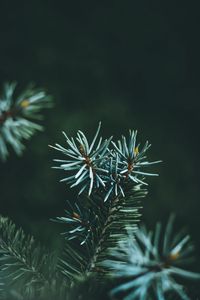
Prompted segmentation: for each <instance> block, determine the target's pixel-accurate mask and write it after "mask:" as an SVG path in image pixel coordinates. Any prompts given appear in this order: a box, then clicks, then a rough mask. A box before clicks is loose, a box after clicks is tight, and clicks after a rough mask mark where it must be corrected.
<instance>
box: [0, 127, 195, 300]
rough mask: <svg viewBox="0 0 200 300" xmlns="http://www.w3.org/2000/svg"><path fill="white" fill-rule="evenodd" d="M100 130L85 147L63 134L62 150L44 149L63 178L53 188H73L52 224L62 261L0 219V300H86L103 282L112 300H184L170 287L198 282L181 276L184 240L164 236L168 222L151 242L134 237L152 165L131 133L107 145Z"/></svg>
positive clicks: (147, 236) (141, 234) (80, 136)
mask: <svg viewBox="0 0 200 300" xmlns="http://www.w3.org/2000/svg"><path fill="white" fill-rule="evenodd" d="M100 127H101V123H99V126H98V128H97V131H96V133H95V136H94V138H93V140H92V142H91V143H89V142H88V139H87V138H86V136H85V134H84V133H83V132H82V131H78V133H77V136H76V139H74V138H69V137H68V136H67V135H66V134H65V133H64V136H65V139H66V148H65V147H64V146H61V145H59V144H55V146H51V147H52V148H54V149H56V150H57V151H59V153H61V154H62V155H64V158H59V159H55V160H54V161H55V162H56V163H58V166H56V167H55V168H57V169H61V170H62V172H64V176H65V177H64V178H63V179H62V180H61V181H64V182H66V183H67V184H69V185H70V187H71V188H74V187H76V188H79V189H78V193H77V194H78V196H77V198H76V199H75V200H71V201H67V207H66V211H65V214H64V216H60V217H57V218H56V219H55V220H53V221H56V222H61V223H63V224H64V231H63V232H62V236H64V238H65V242H64V249H63V254H62V257H57V255H55V254H52V253H48V251H45V249H43V248H41V247H40V246H39V247H38V246H36V245H35V241H34V239H33V238H32V237H30V236H27V237H26V236H25V234H24V232H23V231H22V229H16V227H15V225H14V224H13V223H12V222H11V221H9V220H8V219H7V218H4V217H1V218H0V284H1V285H0V286H1V289H2V299H5V300H7V299H24V300H25V299H26V300H27V299H29V300H35V299H38V300H40V299H41V300H43V299H55V298H57V299H70V300H71V299H85V298H84V297H86V299H89V297H90V296H89V294H90V293H93V296H91V297H92V298H91V299H94V293H95V291H94V287H95V286H99V285H101V287H102V286H106V283H107V282H108V279H109V282H110V279H111V281H112V285H113V286H114V288H112V290H111V293H110V296H111V297H112V298H113V297H114V298H116V299H124V300H131V299H133V300H134V299H139V300H146V299H155V297H156V298H157V299H159V300H164V299H171V298H170V297H171V296H173V293H171V292H173V291H174V292H176V294H178V296H179V297H180V298H181V299H184V300H185V299H186V300H187V299H189V297H188V296H187V294H186V293H185V290H184V288H183V285H181V283H179V282H178V281H177V277H184V278H186V279H199V278H200V275H199V274H195V273H193V272H190V271H185V270H184V268H182V266H183V265H184V263H185V262H186V263H189V262H190V254H191V253H192V251H193V246H191V245H190V238H189V236H188V235H182V234H179V233H178V234H177V235H173V234H172V229H173V227H172V225H173V217H171V218H170V220H169V223H168V225H167V227H166V231H165V232H163V235H161V225H160V224H158V225H157V227H156V230H155V233H154V234H153V233H152V232H149V233H148V232H147V230H146V229H145V228H144V227H143V228H141V229H138V222H139V220H140V216H141V208H142V203H141V199H142V198H143V197H145V196H146V194H147V190H146V187H147V182H146V179H145V177H146V176H157V174H155V173H151V172H147V171H146V170H144V169H145V168H146V167H150V166H151V165H154V164H157V163H159V162H160V161H155V162H149V161H148V160H147V156H146V154H147V150H148V149H149V147H150V146H151V145H150V144H149V143H148V142H146V143H145V145H144V146H143V147H141V146H140V144H138V143H137V141H136V136H137V131H132V130H130V131H129V135H128V138H126V137H124V136H122V138H121V140H119V141H118V142H114V141H113V140H112V137H110V138H108V139H105V140H103V139H102V138H101V137H100V138H99V132H100ZM127 232H128V233H127ZM116 279H117V280H116ZM91 285H92V286H91ZM84 287H85V289H86V290H85V291H84V293H83V289H84ZM87 292H88V293H87ZM84 294H86V295H85V296H84ZM9 297H10V298H9ZM114 298H113V299H114ZM172 299H173V298H172Z"/></svg>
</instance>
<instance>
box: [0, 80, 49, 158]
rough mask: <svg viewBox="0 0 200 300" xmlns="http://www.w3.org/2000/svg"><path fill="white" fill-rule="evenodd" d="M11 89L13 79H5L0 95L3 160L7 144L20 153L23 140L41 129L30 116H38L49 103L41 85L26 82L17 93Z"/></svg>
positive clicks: (39, 116)
mask: <svg viewBox="0 0 200 300" xmlns="http://www.w3.org/2000/svg"><path fill="white" fill-rule="evenodd" d="M15 89H16V83H6V84H5V85H4V87H3V93H2V95H1V96H0V159H2V160H3V161H5V160H6V159H7V157H8V154H9V153H8V147H9V146H11V147H12V148H13V150H14V151H15V152H16V153H17V155H21V154H22V152H23V150H24V148H25V146H24V144H23V141H24V140H27V139H30V137H31V136H32V135H33V134H34V133H35V132H36V131H41V130H43V127H42V126H41V125H39V124H37V123H35V122H33V121H31V119H35V120H41V119H42V118H43V117H42V115H41V114H40V113H39V112H40V111H41V110H42V109H44V108H49V107H51V106H52V98H51V97H50V96H48V95H47V94H46V92H45V91H43V90H41V89H35V88H34V87H33V86H32V85H29V86H28V87H27V88H26V89H25V90H24V91H23V92H22V93H21V94H19V95H18V96H17V97H15V95H14V94H15Z"/></svg>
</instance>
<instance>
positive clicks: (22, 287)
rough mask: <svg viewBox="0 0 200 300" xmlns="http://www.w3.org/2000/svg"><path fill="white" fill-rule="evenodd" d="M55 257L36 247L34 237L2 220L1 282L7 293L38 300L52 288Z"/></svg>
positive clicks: (5, 219)
mask: <svg viewBox="0 0 200 300" xmlns="http://www.w3.org/2000/svg"><path fill="white" fill-rule="evenodd" d="M55 265H56V262H55V257H54V255H51V254H45V251H44V249H43V248H41V247H38V246H37V247H36V245H35V241H34V239H33V237H31V236H26V235H25V234H24V232H23V230H22V229H21V228H20V229H16V226H15V225H14V224H13V223H12V222H11V221H10V220H9V219H8V218H4V217H0V282H1V284H3V285H4V290H5V291H7V292H8V293H11V292H12V291H15V292H17V293H18V294H19V295H20V294H22V295H24V296H25V295H26V296H27V297H31V296H32V297H36V296H39V295H40V293H41V291H42V290H44V289H45V288H46V287H47V286H49V287H50V286H51V280H52V274H53V273H55Z"/></svg>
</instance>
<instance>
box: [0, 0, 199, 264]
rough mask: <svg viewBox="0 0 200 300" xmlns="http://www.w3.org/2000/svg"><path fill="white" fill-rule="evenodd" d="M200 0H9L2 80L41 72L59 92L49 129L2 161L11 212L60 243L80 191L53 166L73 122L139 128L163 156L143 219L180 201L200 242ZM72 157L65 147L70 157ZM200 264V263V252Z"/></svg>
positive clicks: (0, 10) (184, 222)
mask: <svg viewBox="0 0 200 300" xmlns="http://www.w3.org/2000/svg"><path fill="white" fill-rule="evenodd" d="M199 8H200V7H199V1H190V2H188V1H176V0H173V1H172V0H168V1H158V0H157V1H145V0H143V1H142V0H141V1H118V0H115V1H50V0H49V1H41V0H40V1H39V0H34V1H1V2H0V33H1V34H0V83H1V86H2V84H3V82H5V81H11V80H17V82H19V88H23V87H25V86H26V85H27V84H28V83H29V82H30V81H33V82H35V83H36V85H37V86H39V87H44V88H46V89H47V90H48V92H49V93H50V94H51V95H53V96H54V101H55V106H54V108H53V109H51V110H49V111H46V112H45V113H44V115H45V120H44V122H43V124H44V126H45V131H44V132H43V133H39V134H37V135H35V136H34V137H33V138H32V139H31V141H30V142H28V143H27V149H26V151H25V152H24V155H23V157H21V158H18V157H17V156H16V155H15V154H14V153H12V154H11V156H10V158H9V159H8V161H7V162H6V163H0V191H1V192H0V213H1V214H2V215H4V216H9V217H10V218H12V219H13V220H14V221H15V222H16V223H17V224H18V225H21V226H23V228H25V230H26V231H27V232H31V233H32V234H34V235H35V236H36V237H37V238H38V239H39V240H40V241H41V242H43V243H44V244H46V245H47V246H48V247H54V246H55V244H58V245H59V243H60V240H59V238H58V232H59V228H58V225H57V224H55V223H53V222H51V221H49V219H50V218H54V217H55V216H62V215H63V214H64V208H65V207H66V200H70V199H72V198H73V199H74V198H75V197H76V190H69V188H68V187H67V186H66V185H65V184H64V183H59V180H60V179H61V178H63V176H64V174H63V173H62V172H61V171H59V170H54V169H51V167H52V165H53V162H52V160H53V158H58V157H59V155H58V153H57V152H56V151H54V150H52V149H50V148H49V147H48V144H54V143H55V142H59V143H61V144H62V145H64V144H65V140H64V137H63V136H62V133H61V131H62V130H64V131H65V132H66V133H67V134H69V135H70V136H71V135H74V134H75V133H76V131H77V130H78V129H81V130H83V131H84V132H86V133H88V136H89V137H90V138H92V135H93V134H94V133H95V131H96V128H97V125H98V122H99V120H102V122H103V126H102V131H101V132H102V135H103V137H108V136H110V135H114V138H116V139H117V138H119V137H120V135H121V134H126V133H127V132H128V129H129V128H131V129H138V131H139V135H138V141H141V142H142V143H143V142H145V141H146V140H149V141H150V142H151V143H152V148H151V149H150V150H149V159H150V160H157V159H162V160H163V163H162V164H160V165H156V166H154V167H152V170H155V171H156V172H159V174H160V177H159V178H150V179H148V182H149V194H148V196H147V198H146V199H145V200H144V201H143V206H144V209H143V217H142V220H143V222H145V223H146V224H147V225H148V226H149V227H153V226H154V224H155V222H156V221H158V220H163V221H164V220H166V219H167V218H168V215H169V213H170V212H172V211H173V212H175V213H176V214H177V223H178V225H180V227H182V226H186V228H188V230H189V232H190V234H191V235H192V238H193V240H194V242H195V244H196V255H197V257H198V254H199V253H200V238H199V230H200V217H199V216H200V185H199V179H200V168H199V155H200V141H199V139H200V137H199V122H200V85H199V84H200V42H199V31H200V23H199V17H200V13H199ZM59 158H60V157H59ZM199 259H200V258H199ZM198 264H199V263H198ZM199 266H200V264H199Z"/></svg>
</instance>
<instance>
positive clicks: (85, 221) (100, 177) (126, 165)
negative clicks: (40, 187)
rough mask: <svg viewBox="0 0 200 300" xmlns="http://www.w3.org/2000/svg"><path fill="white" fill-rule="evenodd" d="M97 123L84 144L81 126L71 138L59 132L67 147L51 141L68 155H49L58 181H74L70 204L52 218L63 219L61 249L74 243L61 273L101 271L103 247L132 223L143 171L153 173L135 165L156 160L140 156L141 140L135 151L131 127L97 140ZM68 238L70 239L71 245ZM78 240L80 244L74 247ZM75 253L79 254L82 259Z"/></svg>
mask: <svg viewBox="0 0 200 300" xmlns="http://www.w3.org/2000/svg"><path fill="white" fill-rule="evenodd" d="M100 126H101V123H99V126H98V129H97V132H96V134H95V137H94V139H93V140H92V142H91V145H90V146H89V142H88V140H87V138H86V136H85V135H84V133H82V132H81V131H78V133H77V137H76V142H75V140H74V139H73V138H68V137H67V135H66V134H65V137H66V141H67V146H68V148H64V147H63V146H61V145H58V144H56V145H55V146H51V147H53V148H55V149H56V150H58V151H60V152H61V153H63V154H64V155H66V156H67V157H68V159H66V160H63V159H62V160H61V159H55V160H54V161H56V162H58V163H59V164H60V166H59V167H56V168H58V169H62V170H63V171H64V172H65V174H66V175H65V176H66V177H65V178H64V179H62V180H61V181H65V182H67V183H68V184H70V185H71V187H75V186H78V185H80V192H79V195H80V196H79V197H78V201H76V204H75V205H74V206H73V203H72V204H70V206H71V207H70V210H68V211H66V216H64V217H59V218H57V220H58V221H61V222H63V223H65V224H66V230H65V232H64V235H65V237H66V239H67V240H68V242H67V245H66V247H67V249H68V248H69V247H72V248H73V249H74V251H73V254H71V253H70V257H72V256H73V255H74V258H73V260H72V261H74V262H75V263H74V265H73V266H69V270H68V271H67V274H70V273H72V269H73V270H74V275H75V276H76V274H79V271H80V270H81V272H82V274H88V273H90V272H98V273H104V272H105V270H103V269H100V268H99V266H98V265H99V262H101V261H102V260H104V259H105V255H106V254H105V253H106V250H107V249H110V248H112V247H114V246H115V245H116V243H117V241H118V239H119V238H120V239H123V238H124V237H125V236H126V230H125V228H126V226H130V227H131V228H133V229H136V228H137V222H138V221H139V217H140V212H139V210H140V208H141V204H140V202H138V198H141V197H144V196H145V195H146V192H147V191H146V189H144V188H143V184H144V175H157V174H150V173H144V172H140V171H139V170H141V169H142V168H143V166H148V165H152V164H156V163H158V162H159V161H156V162H148V161H146V160H145V159H146V156H145V154H146V151H147V150H148V149H149V147H150V145H149V144H148V143H146V144H145V146H144V147H143V148H142V150H141V152H140V151H139V145H137V144H136V132H134V131H130V132H129V137H128V140H127V139H126V138H125V137H122V141H119V142H118V146H117V145H116V144H115V143H114V142H113V141H112V145H111V144H110V142H111V139H112V137H110V138H109V139H106V140H105V141H104V142H102V138H100V139H99V140H98V141H97V139H98V134H99V131H100ZM95 143H97V146H96V148H95ZM101 145H102V146H101ZM69 241H72V242H71V246H69V244H70V242H69ZM78 245H79V246H80V245H82V246H83V247H82V250H81V251H78V252H77V253H76V250H75V249H77V247H79V246H78ZM67 252H68V250H67ZM80 253H82V255H83V256H84V259H83V260H82V259H81V257H80V256H81V254H80ZM77 257H79V264H78V265H79V267H80V265H81V268H79V269H78V267H77V266H78V265H77ZM65 259H67V257H66V255H65ZM81 261H82V262H81ZM83 261H84V263H83ZM63 264H64V265H65V268H66V266H67V265H68V264H69V263H68V262H66V263H64V261H62V265H63ZM83 265H84V267H83ZM65 271H66V269H65ZM65 271H64V272H65ZM79 275H80V274H79Z"/></svg>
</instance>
